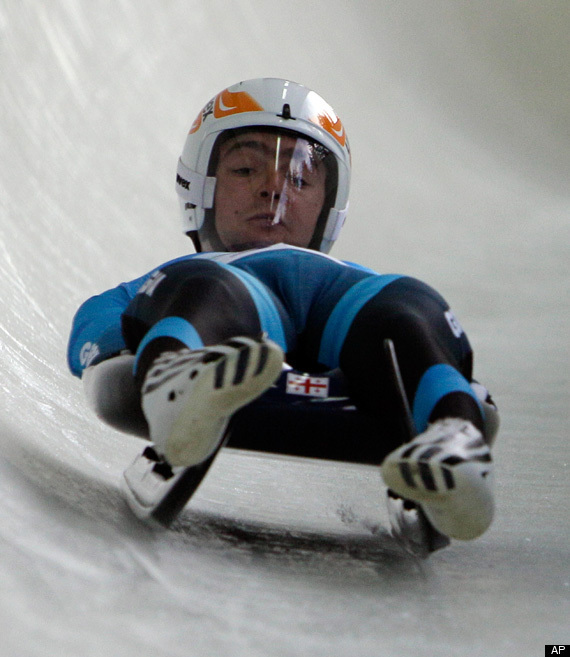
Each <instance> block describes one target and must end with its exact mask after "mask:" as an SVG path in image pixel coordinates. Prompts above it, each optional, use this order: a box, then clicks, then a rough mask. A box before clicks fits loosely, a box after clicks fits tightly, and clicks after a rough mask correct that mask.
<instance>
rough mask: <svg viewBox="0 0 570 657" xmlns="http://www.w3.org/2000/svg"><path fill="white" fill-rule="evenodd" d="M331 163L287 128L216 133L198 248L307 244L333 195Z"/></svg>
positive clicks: (316, 146) (315, 236)
mask: <svg viewBox="0 0 570 657" xmlns="http://www.w3.org/2000/svg"><path fill="white" fill-rule="evenodd" d="M335 162H336V161H335V158H334V156H332V154H331V153H330V152H329V151H328V150H327V149H326V148H325V147H324V146H322V145H320V144H318V143H316V142H314V141H312V140H310V139H307V138H306V137H303V136H300V135H299V134H298V133H295V132H292V131H288V130H275V129H264V128H249V129H246V130H232V131H227V132H225V133H222V135H221V137H219V138H218V141H217V143H216V146H215V147H214V152H213V157H212V161H211V163H210V170H211V173H210V175H213V176H215V178H216V191H215V197H214V207H213V209H212V210H210V211H208V215H209V216H207V217H206V220H205V222H204V226H203V231H200V240H201V242H202V245H203V247H204V248H205V249H207V250H209V249H214V250H223V251H242V250H244V249H250V248H261V247H265V246H270V245H272V244H278V243H285V244H291V245H293V246H299V247H304V248H313V243H314V241H315V239H318V237H319V236H318V234H319V232H320V233H321V234H322V224H323V217H324V220H325V221H326V216H328V211H329V210H330V208H331V206H332V204H333V202H334V198H335V196H336V178H337V177H336V175H334V169H335V167H334V165H335Z"/></svg>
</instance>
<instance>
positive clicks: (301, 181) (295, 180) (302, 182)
mask: <svg viewBox="0 0 570 657" xmlns="http://www.w3.org/2000/svg"><path fill="white" fill-rule="evenodd" d="M287 180H288V181H289V182H290V183H291V184H293V185H294V186H295V187H296V188H297V189H303V188H304V187H307V186H308V185H309V182H308V181H307V180H306V179H305V178H303V176H299V175H296V174H294V173H289V174H288V175H287Z"/></svg>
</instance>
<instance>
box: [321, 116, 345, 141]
mask: <svg viewBox="0 0 570 657" xmlns="http://www.w3.org/2000/svg"><path fill="white" fill-rule="evenodd" d="M314 122H315V123H317V124H319V125H320V126H321V127H322V128H324V129H325V130H326V131H327V132H328V133H329V134H330V135H332V136H333V137H334V138H335V139H336V140H337V141H338V143H339V144H340V145H341V146H344V145H345V144H346V132H345V130H344V126H343V125H342V122H341V120H340V119H339V118H338V116H336V115H335V114H332V115H331V114H329V113H328V112H319V114H317V117H316V119H314Z"/></svg>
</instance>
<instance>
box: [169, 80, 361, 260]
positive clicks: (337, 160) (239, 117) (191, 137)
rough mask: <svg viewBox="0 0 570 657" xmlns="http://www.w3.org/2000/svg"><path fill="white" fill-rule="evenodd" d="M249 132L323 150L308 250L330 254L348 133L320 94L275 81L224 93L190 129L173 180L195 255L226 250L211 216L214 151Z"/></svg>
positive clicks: (344, 194)
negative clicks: (276, 134)
mask: <svg viewBox="0 0 570 657" xmlns="http://www.w3.org/2000/svg"><path fill="white" fill-rule="evenodd" d="M248 128H250V129H255V128H263V129H270V130H276V131H286V132H288V133H296V135H297V136H302V137H303V138H305V139H307V140H309V142H311V143H316V144H320V147H319V148H320V149H321V150H322V147H324V148H325V151H324V152H325V153H326V154H327V163H328V164H327V177H328V178H329V181H328V187H329V193H328V195H327V199H326V201H325V206H324V207H323V210H322V211H321V216H320V217H319V219H318V221H317V226H316V228H315V231H314V234H313V238H312V240H311V242H310V244H309V248H311V249H315V250H317V251H322V252H324V253H328V252H329V251H330V249H331V247H332V245H333V243H334V241H335V240H336V238H337V237H338V235H339V232H340V229H341V228H342V225H343V223H344V220H345V218H346V213H347V208H348V192H349V186H350V168H351V159H350V147H349V143H348V139H347V136H346V132H345V130H344V127H343V125H342V123H341V121H340V119H339V118H338V117H337V115H336V114H335V112H334V110H333V109H332V108H331V107H330V105H329V104H328V103H326V102H325V101H324V100H323V99H322V98H321V97H320V96H319V95H318V94H316V93H315V92H314V91H311V90H310V89H308V88H306V87H304V86H302V85H300V84H297V83H296V82H291V81H289V80H281V79H276V78H259V79H255V80H247V81H245V82H239V83H238V84H236V85H234V86H231V87H229V88H227V89H224V90H223V91H222V92H220V93H219V94H218V95H217V96H215V97H214V98H213V99H212V100H210V102H209V103H208V104H207V105H206V106H205V107H204V109H203V110H202V111H201V112H200V113H199V114H198V116H197V118H196V120H195V121H194V123H193V124H192V127H191V128H190V132H189V133H188V137H187V138H186V143H185V144H184V150H183V152H182V156H181V157H180V159H179V161H178V169H177V176H176V191H177V193H178V195H179V197H180V208H181V212H182V222H183V229H184V232H185V233H186V234H187V235H189V236H190V237H191V238H192V241H193V242H194V245H195V247H196V250H197V251H203V250H205V251H211V250H213V251H226V250H229V249H228V248H227V246H226V245H224V244H222V242H221V240H220V238H219V237H218V236H217V233H216V230H215V226H214V217H213V212H212V209H213V207H214V195H215V187H216V178H215V171H216V165H217V148H216V146H217V144H218V143H219V138H220V136H221V135H222V133H226V131H228V130H231V131H235V130H243V129H248ZM230 134H231V133H230ZM331 181H332V182H331ZM331 185H332V187H331Z"/></svg>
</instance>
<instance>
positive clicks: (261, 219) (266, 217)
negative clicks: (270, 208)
mask: <svg viewBox="0 0 570 657" xmlns="http://www.w3.org/2000/svg"><path fill="white" fill-rule="evenodd" d="M248 221H253V222H256V223H260V224H262V225H263V226H267V227H268V228H269V227H271V226H277V225H278V224H282V223H283V222H282V221H281V218H280V217H279V216H278V215H276V214H275V213H274V212H259V213H257V214H254V215H252V216H251V217H249V218H248Z"/></svg>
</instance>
